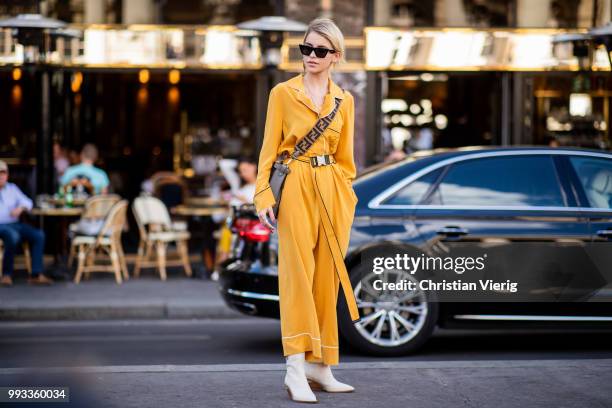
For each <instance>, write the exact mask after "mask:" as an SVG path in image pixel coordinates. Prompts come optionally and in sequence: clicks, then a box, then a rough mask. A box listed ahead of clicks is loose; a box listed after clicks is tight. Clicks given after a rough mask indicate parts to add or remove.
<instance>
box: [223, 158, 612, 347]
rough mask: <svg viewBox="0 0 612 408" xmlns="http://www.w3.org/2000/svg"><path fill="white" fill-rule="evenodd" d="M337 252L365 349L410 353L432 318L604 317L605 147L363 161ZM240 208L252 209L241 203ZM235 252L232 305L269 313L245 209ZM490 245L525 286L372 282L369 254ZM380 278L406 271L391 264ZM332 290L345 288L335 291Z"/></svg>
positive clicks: (260, 254)
mask: <svg viewBox="0 0 612 408" xmlns="http://www.w3.org/2000/svg"><path fill="white" fill-rule="evenodd" d="M353 186H354V189H355V192H356V194H357V196H358V199H359V201H358V203H357V207H356V210H355V220H354V224H353V228H352V231H351V239H350V246H349V251H348V252H347V256H346V259H345V262H346V265H347V269H348V270H349V273H350V275H351V281H352V284H353V288H354V293H355V297H356V299H357V304H358V307H359V309H360V310H359V311H360V315H361V317H362V318H361V320H360V321H359V322H357V323H353V322H351V321H350V318H349V314H348V311H347V310H346V303H345V302H344V300H343V299H342V293H340V294H339V296H340V300H339V302H338V313H339V315H338V316H339V328H340V334H341V336H342V337H343V338H344V339H345V340H346V341H348V342H349V343H350V344H351V345H352V346H354V347H356V348H358V349H360V350H361V351H363V352H366V353H369V354H373V355H397V354H404V353H408V352H411V351H414V350H416V349H417V348H418V347H419V346H420V345H422V344H423V343H424V342H425V341H426V340H427V338H428V337H429V336H430V335H431V333H432V331H433V329H434V328H435V326H436V325H438V326H440V327H445V328H453V327H462V328H465V327H536V326H537V327H555V328H559V327H570V326H571V327H584V328H594V327H595V328H604V327H606V328H609V327H611V325H612V285H610V284H609V283H610V282H612V153H610V152H604V151H596V150H586V149H578V148H575V149H574V148H545V147H509V148H464V149H453V150H445V151H429V152H422V153H419V154H414V155H412V156H409V157H408V158H406V159H404V160H401V161H398V162H393V163H389V164H382V165H377V166H374V167H371V168H368V169H366V170H365V171H364V172H362V173H361V174H360V175H359V176H358V177H357V179H356V180H355V182H354V183H353ZM249 211H250V214H249ZM232 228H233V231H234V232H235V247H234V256H233V257H232V258H231V259H229V260H227V261H226V262H224V263H223V264H222V266H221V270H220V286H219V287H220V290H221V293H222V294H223V297H224V299H225V301H226V302H227V304H228V305H230V306H231V307H233V308H235V309H237V310H239V311H241V312H243V313H246V314H249V315H258V316H264V317H276V318H278V316H279V311H278V281H277V270H276V257H277V252H276V248H277V241H276V238H277V237H276V234H270V233H269V231H268V230H267V229H265V228H263V227H262V226H261V224H259V222H258V220H257V217H256V215H255V214H254V213H253V212H252V209H251V210H246V211H242V212H240V211H239V212H238V213H237V214H236V216H235V218H234V220H233V227H232ZM398 253H401V254H412V256H414V257H418V256H424V254H429V255H431V254H444V255H445V256H446V257H452V258H454V259H459V258H465V257H467V256H471V255H473V254H478V253H481V254H482V253H484V254H485V255H484V256H485V257H486V256H487V255H488V260H487V262H488V264H489V265H490V270H493V271H495V276H496V277H497V278H501V277H503V278H504V279H505V280H506V281H507V282H520V283H521V285H522V286H523V287H524V288H528V290H523V292H522V294H521V295H522V297H520V298H518V297H511V296H508V297H506V298H505V299H506V300H510V301H504V296H507V295H509V293H508V292H509V291H507V290H506V289H507V288H502V289H500V290H497V291H496V295H498V296H499V297H498V298H495V299H488V298H482V299H480V298H470V297H469V296H468V297H463V298H445V299H442V298H441V297H439V296H438V295H437V293H436V292H434V291H428V290H412V291H404V292H401V291H399V292H398V291H390V290H378V288H374V286H375V285H374V282H375V280H377V279H380V276H381V275H380V274H379V273H376V272H375V271H373V268H372V264H371V263H368V262H364V259H366V258H368V259H369V258H371V257H372V256H373V255H376V256H383V255H388V256H389V257H392V256H393V255H394V254H398ZM384 276H385V279H387V281H393V282H410V281H412V282H414V283H415V287H418V284H419V281H420V280H423V279H424V275H423V274H414V273H410V272H409V271H406V270H404V269H401V268H397V269H391V270H387V271H386V272H385V275H384ZM340 292H341V291H340Z"/></svg>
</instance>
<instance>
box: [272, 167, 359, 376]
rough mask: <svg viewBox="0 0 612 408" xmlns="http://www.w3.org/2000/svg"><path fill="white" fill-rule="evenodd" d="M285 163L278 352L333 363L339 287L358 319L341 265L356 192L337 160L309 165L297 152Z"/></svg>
mask: <svg viewBox="0 0 612 408" xmlns="http://www.w3.org/2000/svg"><path fill="white" fill-rule="evenodd" d="M289 167H290V169H291V172H290V173H289V174H288V175H287V178H286V180H285V185H284V187H283V193H282V198H281V203H280V208H279V213H278V220H277V222H278V224H277V232H278V284H279V302H280V319H281V333H282V344H283V354H284V355H285V356H288V355H290V354H295V353H301V352H304V353H305V357H306V360H307V361H311V362H322V363H324V364H330V365H335V364H338V360H339V348H338V323H337V315H336V302H337V299H338V289H339V288H340V287H342V288H343V290H344V295H345V298H346V299H347V305H348V308H349V312H350V314H351V320H353V321H356V320H358V319H359V313H358V310H357V306H356V302H355V297H354V294H353V290H352V288H351V283H350V280H349V277H348V273H347V271H346V267H345V265H344V256H345V255H346V251H347V249H348V244H349V235H350V229H351V224H352V222H353V217H354V212H355V205H356V204H357V197H356V195H355V193H354V191H353V189H352V187H351V186H350V185H349V183H348V182H347V181H346V179H345V178H344V176H343V173H342V170H341V169H340V168H339V167H338V166H337V165H336V164H330V165H327V166H321V167H312V166H311V165H310V161H309V160H308V158H307V157H304V156H302V157H301V158H298V159H296V160H293V161H292V162H291V163H290V164H289Z"/></svg>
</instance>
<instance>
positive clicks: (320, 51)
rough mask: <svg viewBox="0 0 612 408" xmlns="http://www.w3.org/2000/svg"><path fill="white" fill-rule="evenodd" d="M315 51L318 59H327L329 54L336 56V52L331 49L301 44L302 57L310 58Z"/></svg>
mask: <svg viewBox="0 0 612 408" xmlns="http://www.w3.org/2000/svg"><path fill="white" fill-rule="evenodd" d="M313 50H314V52H315V55H316V56H317V58H325V57H326V56H327V53H328V52H329V53H330V54H334V53H335V52H336V50H330V49H329V48H323V47H311V46H310V45H306V44H300V52H301V53H302V55H306V56H309V55H310V54H311V53H312V51H313Z"/></svg>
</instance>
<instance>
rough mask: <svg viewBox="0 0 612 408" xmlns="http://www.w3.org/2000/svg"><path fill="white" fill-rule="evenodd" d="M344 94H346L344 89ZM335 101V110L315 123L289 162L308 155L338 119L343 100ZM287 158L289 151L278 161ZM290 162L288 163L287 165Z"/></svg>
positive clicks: (280, 156)
mask: <svg viewBox="0 0 612 408" xmlns="http://www.w3.org/2000/svg"><path fill="white" fill-rule="evenodd" d="M342 93H343V94H344V88H342ZM334 99H335V100H334V103H335V105H334V109H333V110H332V111H331V112H330V113H329V115H327V116H324V117H322V118H319V120H317V123H315V125H314V126H313V127H312V129H310V131H309V132H308V133H307V134H306V136H304V137H302V138H301V139H300V140H298V141H297V143H296V144H295V149H294V150H293V153H292V154H291V159H289V162H290V161H291V160H293V159H296V158H298V157H299V156H301V155H302V154H304V153H306V151H307V150H308V149H310V148H311V147H312V145H313V144H314V143H315V142H316V141H317V139H318V138H319V136H321V135H322V134H323V132H325V129H327V126H329V124H330V123H331V122H332V121H333V120H334V118H335V117H336V113H338V110H340V103H342V99H341V98H334ZM285 158H287V151H286V150H283V151H282V152H281V154H279V155H278V157H277V158H276V160H277V161H282V160H284V159H285ZM289 162H287V164H288V163H289Z"/></svg>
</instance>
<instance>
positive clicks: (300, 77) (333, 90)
mask: <svg viewBox="0 0 612 408" xmlns="http://www.w3.org/2000/svg"><path fill="white" fill-rule="evenodd" d="M328 82H329V94H331V96H333V97H334V98H340V99H343V98H344V92H342V88H340V87H339V86H338V85H337V84H336V83H335V82H334V81H333V80H332V79H331V77H330V78H329V80H328ZM287 85H289V86H290V87H291V88H293V89H295V90H297V91H300V92H302V93H304V94H305V93H306V90H305V88H304V74H303V73H299V74H297V75H296V76H294V77H293V78H290V79H289V80H288V81H287Z"/></svg>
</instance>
